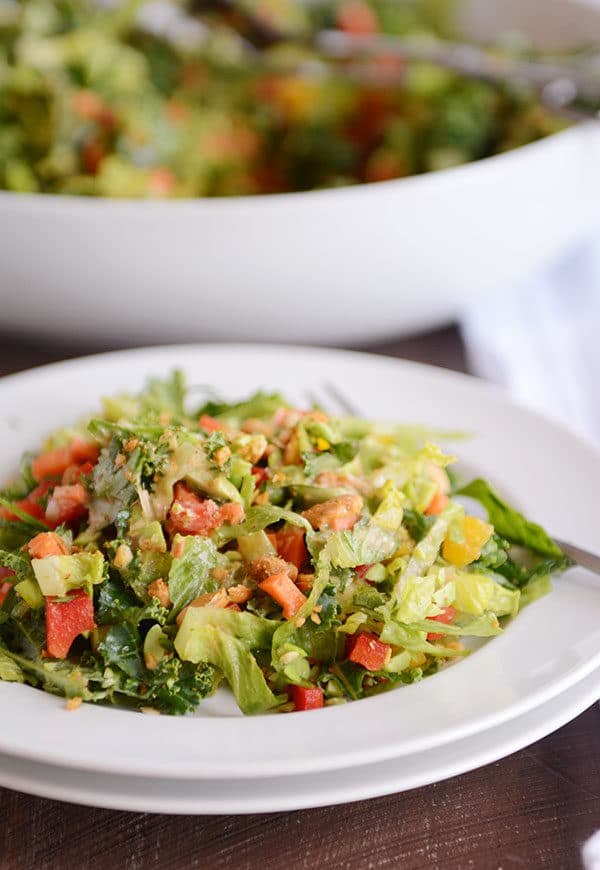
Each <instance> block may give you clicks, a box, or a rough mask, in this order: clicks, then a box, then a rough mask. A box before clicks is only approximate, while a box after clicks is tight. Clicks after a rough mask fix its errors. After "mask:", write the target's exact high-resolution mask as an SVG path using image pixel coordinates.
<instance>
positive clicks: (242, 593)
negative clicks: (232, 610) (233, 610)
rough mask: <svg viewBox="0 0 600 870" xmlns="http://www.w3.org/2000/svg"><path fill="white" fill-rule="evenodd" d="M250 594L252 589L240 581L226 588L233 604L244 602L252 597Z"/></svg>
mask: <svg viewBox="0 0 600 870" xmlns="http://www.w3.org/2000/svg"><path fill="white" fill-rule="evenodd" d="M252 594H253V593H252V589H248V587H247V586H244V585H243V584H242V583H239V584H238V585H237V586H230V587H229V589H228V590H227V595H228V596H229V600H230V601H233V603H234V604H244V603H245V602H246V601H249V599H250V598H252Z"/></svg>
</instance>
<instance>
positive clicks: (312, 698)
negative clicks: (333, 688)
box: [290, 686, 324, 711]
mask: <svg viewBox="0 0 600 870" xmlns="http://www.w3.org/2000/svg"><path fill="white" fill-rule="evenodd" d="M290 695H291V697H292V701H293V702H294V706H295V708H296V710H298V711H299V710H318V709H319V707H322V706H323V703H324V701H323V692H322V691H321V689H319V687H318V686H311V687H310V688H309V689H307V688H306V687H305V686H292V687H291V689H290Z"/></svg>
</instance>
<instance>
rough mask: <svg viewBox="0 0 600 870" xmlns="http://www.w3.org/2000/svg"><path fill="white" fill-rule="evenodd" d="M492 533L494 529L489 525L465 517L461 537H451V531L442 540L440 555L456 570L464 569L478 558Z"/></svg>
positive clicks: (473, 518)
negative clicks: (454, 566)
mask: <svg viewBox="0 0 600 870" xmlns="http://www.w3.org/2000/svg"><path fill="white" fill-rule="evenodd" d="M493 532H494V527H493V526H490V524H489V523H484V522H483V520H480V519H478V518H477V517H470V516H466V517H464V518H463V520H462V536H459V535H452V530H451V531H450V533H449V534H448V535H447V536H446V539H445V540H444V545H443V547H442V555H443V557H444V559H445V560H446V561H447V562H450V563H451V564H452V565H456V567H457V568H464V567H465V565H469V564H470V563H471V562H475V560H476V559H478V558H479V556H480V554H481V550H482V549H483V547H484V546H485V544H487V542H488V541H489V539H490V538H491V537H492V534H493ZM459 537H460V538H461V539H460V540H458V538H459Z"/></svg>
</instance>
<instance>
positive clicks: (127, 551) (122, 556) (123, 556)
mask: <svg viewBox="0 0 600 870" xmlns="http://www.w3.org/2000/svg"><path fill="white" fill-rule="evenodd" d="M132 559H133V553H132V552H131V547H129V546H128V545H127V544H119V546H118V547H117V552H116V553H115V558H114V559H113V565H114V566H115V568H116V569H117V570H119V571H120V570H121V568H126V567H127V566H128V565H129V563H130V562H131V561H132Z"/></svg>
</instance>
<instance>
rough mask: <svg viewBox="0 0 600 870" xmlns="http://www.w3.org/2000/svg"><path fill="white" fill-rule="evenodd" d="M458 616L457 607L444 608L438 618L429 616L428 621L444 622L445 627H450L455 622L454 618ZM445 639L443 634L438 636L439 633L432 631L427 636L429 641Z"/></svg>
mask: <svg viewBox="0 0 600 870" xmlns="http://www.w3.org/2000/svg"><path fill="white" fill-rule="evenodd" d="M455 616H456V608H455V607H452V606H450V607H444V609H443V610H442V612H441V613H438V615H437V616H428V617H427V618H428V619H433V620H435V622H442V623H443V624H444V625H450V623H452V622H453V621H454V617H455ZM442 637H444V635H443V634H438V632H437V631H430V632H429V633H428V635H427V640H440V639H441V638H442Z"/></svg>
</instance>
